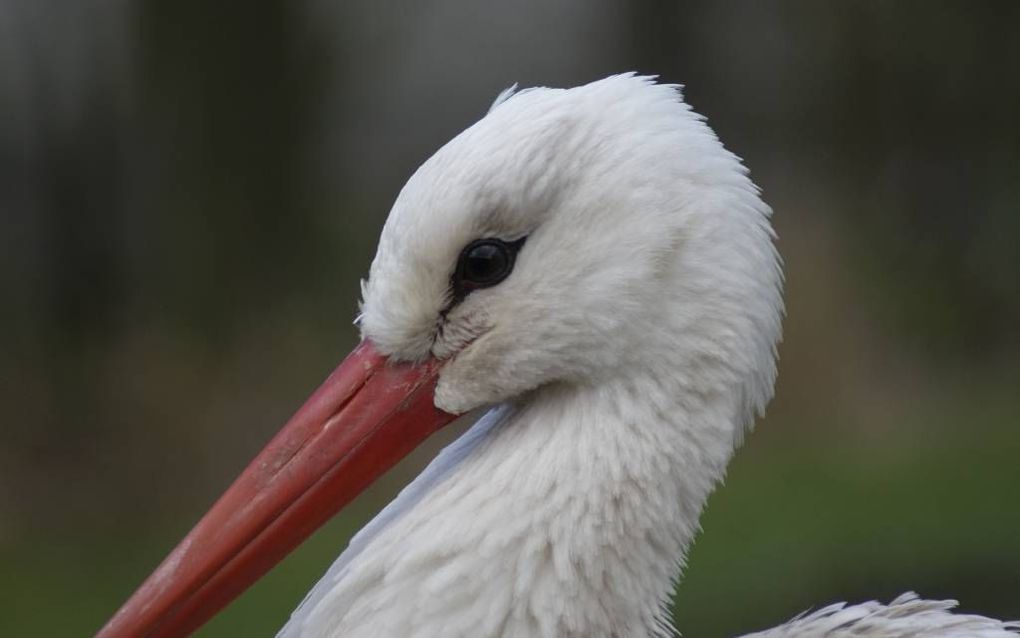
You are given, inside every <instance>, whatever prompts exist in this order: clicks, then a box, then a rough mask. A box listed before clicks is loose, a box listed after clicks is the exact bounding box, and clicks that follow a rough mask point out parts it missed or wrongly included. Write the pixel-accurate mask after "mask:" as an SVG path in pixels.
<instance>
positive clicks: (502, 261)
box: [453, 237, 524, 297]
mask: <svg viewBox="0 0 1020 638" xmlns="http://www.w3.org/2000/svg"><path fill="white" fill-rule="evenodd" d="M523 244H524V238H523V237H522V238H521V239H518V240H517V241H513V242H505V241H503V240H502V239H495V238H489V239H476V240H475V241H473V242H471V243H470V244H468V245H467V246H465V247H464V250H462V251H461V252H460V258H459V259H458V260H457V270H456V271H455V272H454V273H453V288H454V291H455V293H456V294H457V296H458V297H463V296H464V295H466V294H467V293H469V292H471V291H472V290H477V289H478V288H488V287H490V286H495V285H496V284H498V283H499V282H501V281H503V280H504V279H506V278H507V276H509V275H510V272H511V271H513V269H514V261H515V259H516V258H517V251H518V250H520V248H521V246H522V245H523Z"/></svg>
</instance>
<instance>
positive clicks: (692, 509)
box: [284, 377, 734, 637]
mask: <svg viewBox="0 0 1020 638" xmlns="http://www.w3.org/2000/svg"><path fill="white" fill-rule="evenodd" d="M727 418H728V415H727V414H725V413H724V411H720V410H717V409H715V407H714V406H712V405H710V404H708V403H705V401H704V400H702V399H698V398H697V397H695V396H693V395H692V394H691V393H687V392H684V391H683V389H682V388H677V387H672V386H670V385H669V384H666V383H662V382H658V381H655V380H653V379H648V378H640V377H637V378H635V377H629V379H628V380H627V381H614V382H610V383H608V384H603V385H599V386H598V387H590V388H580V387H567V386H556V387H549V388H545V389H542V390H540V391H537V392H535V393H532V394H531V395H529V396H528V397H527V398H526V399H524V400H522V401H521V402H520V404H519V405H517V406H515V407H513V408H511V409H510V410H508V411H506V412H505V413H503V416H502V418H500V419H499V420H498V422H493V421H492V419H489V420H488V421H483V422H482V423H480V424H479V425H476V426H475V428H476V430H477V429H478V428H482V429H483V430H485V431H484V432H481V436H478V435H479V432H477V431H471V432H469V433H468V434H467V435H465V437H467V443H464V442H458V443H456V444H454V445H453V446H451V450H452V452H453V453H452V455H451V452H450V450H448V451H447V452H444V453H443V455H441V456H440V457H439V458H438V459H437V461H436V462H435V463H434V464H433V466H432V467H430V468H429V470H426V472H425V473H424V474H423V477H422V478H420V479H419V480H418V481H416V483H415V484H412V485H411V486H410V487H409V488H408V492H410V493H412V494H413V493H414V492H415V491H416V489H417V490H418V491H421V489H420V487H421V486H420V485H418V484H420V483H421V482H422V481H423V480H425V481H428V482H430V483H433V484H432V485H430V486H429V487H428V490H427V492H426V493H424V494H420V495H413V498H414V499H415V502H413V503H404V504H401V499H404V496H403V495H402V497H401V499H398V501H397V502H396V503H395V507H397V508H398V509H401V510H403V511H398V512H393V511H391V512H389V515H388V516H387V515H386V514H384V517H387V518H389V519H390V520H389V521H388V522H387V523H386V524H385V526H384V527H382V529H377V530H372V531H371V532H370V533H369V536H370V538H362V539H358V540H356V541H355V543H354V544H353V545H352V550H353V551H354V552H355V553H356V555H354V556H346V555H345V556H343V557H341V559H340V561H339V562H338V565H339V566H340V567H339V568H338V567H334V569H333V570H331V574H330V575H329V576H327V578H326V579H324V581H323V583H320V588H322V587H328V591H325V590H322V591H319V592H318V594H316V593H313V595H312V596H311V598H310V600H309V601H306V604H305V605H304V606H303V608H302V609H301V610H299V612H298V613H297V614H296V615H295V622H292V623H291V625H289V626H288V628H287V630H285V632H284V635H288V636H290V635H300V636H312V635H314V636H320V635H321V636H341V635H342V636H383V635H393V636H395V635H400V636H419V635H420V636H437V635H443V636H460V635H465V636H467V635H470V636H550V637H551V636H591V637H599V636H606V637H608V636H614V637H624V636H642V637H644V636H655V635H668V634H669V633H670V630H669V611H668V601H669V596H670V594H671V593H672V590H673V586H674V583H675V580H676V578H677V577H678V576H679V571H680V566H681V563H682V559H683V555H684V552H685V550H686V548H687V546H688V544H689V543H690V542H691V540H692V539H693V537H694V535H695V533H696V531H697V525H698V523H697V521H698V517H699V515H700V512H701V509H702V507H703V506H704V503H705V500H706V499H707V497H708V495H709V493H710V492H711V490H712V488H713V487H714V486H715V484H716V483H717V482H718V481H719V479H720V478H721V477H722V474H723V472H724V470H725V466H726V463H727V461H728V460H729V457H730V455H731V454H732V448H733V440H734V437H733V435H732V429H733V426H732V425H731V424H730V423H728V422H725V421H726V419H727ZM458 446H460V449H458ZM436 465H439V466H440V467H438V468H437V467H436ZM444 465H445V467H444ZM437 472H438V474H437ZM430 474H431V476H430ZM416 485H417V488H416ZM405 500H406V499H405ZM352 550H348V552H351V551H352ZM306 619H313V621H312V622H303V621H304V620H306ZM302 626H303V627H304V628H308V627H316V629H317V630H319V631H322V632H324V633H315V634H309V633H303V632H302V631H301V629H302ZM287 631H293V632H294V633H287Z"/></svg>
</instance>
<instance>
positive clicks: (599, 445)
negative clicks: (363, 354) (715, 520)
mask: <svg viewBox="0 0 1020 638" xmlns="http://www.w3.org/2000/svg"><path fill="white" fill-rule="evenodd" d="M769 216H770V210H769V208H768V206H766V205H765V204H764V203H763V202H762V200H761V199H760V197H759V196H758V189H757V188H756V187H755V186H754V184H753V183H752V182H751V181H750V179H749V178H748V176H747V171H746V170H745V169H744V168H743V166H742V165H741V163H740V161H739V160H738V159H737V158H736V157H735V156H734V155H732V154H731V153H729V152H728V151H726V150H725V149H724V148H723V147H722V145H721V144H720V142H719V141H718V139H717V138H716V136H715V135H714V134H713V132H712V131H711V130H710V129H709V128H708V126H707V125H706V124H705V123H704V121H703V119H702V118H700V117H699V116H697V115H696V114H694V113H693V112H692V111H691V110H690V109H689V107H688V106H687V105H686V104H684V102H683V101H682V99H681V97H680V93H679V90H678V89H677V87H674V86H667V85H659V84H655V83H654V81H653V80H651V79H649V78H642V77H636V76H633V75H622V76H615V77H611V78H607V79H605V80H602V81H599V82H595V83H592V84H589V85H586V86H582V87H578V88H574V89H569V90H556V89H528V90H525V91H521V92H519V93H517V94H512V91H508V92H504V93H503V94H501V95H500V97H499V98H498V99H497V102H496V103H495V104H494V105H493V108H492V109H491V110H490V112H489V113H488V114H487V115H486V116H485V117H484V118H483V119H482V120H480V121H479V122H478V123H476V124H475V125H474V126H472V127H471V128H469V129H468V130H466V131H465V132H464V133H462V134H461V135H459V136H457V137H456V138H455V139H454V140H452V141H451V142H450V143H449V144H447V145H446V146H445V147H443V148H442V149H441V150H440V151H438V152H437V153H436V154H435V155H434V156H433V157H432V158H431V159H429V160H428V161H427V162H426V163H425V164H424V165H423V166H422V167H421V168H420V169H419V170H418V171H417V172H416V173H415V174H414V176H412V177H411V179H410V180H409V182H408V183H407V185H406V186H405V187H404V189H403V191H402V192H401V194H400V196H399V197H398V199H397V201H396V203H395V204H394V206H393V210H392V212H391V214H390V217H389V219H388V221H387V223H386V226H385V228H384V230H383V233H382V238H381V240H380V244H379V251H378V253H377V255H376V258H375V260H374V262H373V264H372V268H371V273H370V278H369V280H368V281H367V282H366V283H365V285H364V300H363V304H362V315H361V319H360V325H361V329H362V332H363V336H364V337H365V338H366V339H369V340H371V341H372V342H374V343H375V344H376V345H377V347H378V348H379V350H380V351H381V352H383V353H384V354H387V355H389V356H390V357H391V358H393V359H398V360H418V359H421V358H423V357H425V356H427V355H432V356H435V357H438V358H440V359H445V360H447V363H445V365H444V367H443V369H442V372H441V376H440V380H439V384H438V388H437V390H436V394H435V403H436V405H437V406H438V407H440V408H442V409H444V410H447V411H449V412H452V413H462V412H466V411H469V410H473V409H476V408H479V407H483V406H495V407H492V408H491V409H490V411H489V413H488V414H487V415H486V416H484V417H483V418H482V419H481V420H480V421H479V422H478V423H477V424H476V425H475V426H473V427H472V428H471V430H469V431H468V433H467V434H465V435H464V436H463V437H462V438H461V439H460V440H458V441H457V442H456V443H454V444H453V445H452V446H450V447H449V448H447V449H446V450H445V451H444V452H443V453H442V454H440V456H439V457H438V458H437V459H436V460H435V461H434V462H433V463H432V464H431V465H430V466H429V468H428V469H426V470H425V472H424V473H423V474H422V475H421V476H420V477H419V478H418V479H417V480H416V481H415V482H414V483H412V484H411V485H410V486H408V487H407V488H406V489H405V490H404V491H403V492H402V493H401V495H400V496H399V497H398V499H397V500H396V501H395V502H394V503H393V504H391V505H390V506H389V507H387V508H386V509H385V510H384V511H383V512H382V513H381V514H380V515H379V517H377V518H376V520H374V521H373V522H372V523H371V524H369V526H368V527H366V528H365V529H364V530H363V531H362V532H361V533H360V534H359V535H358V536H357V537H355V539H354V540H353V541H352V542H351V545H350V547H349V548H348V549H347V551H346V552H344V554H343V555H341V557H340V558H339V559H338V560H337V562H336V563H335V564H334V565H333V567H332V568H331V569H330V570H329V572H328V573H327V574H326V576H325V577H324V578H323V579H322V580H321V581H320V582H319V584H318V585H317V586H316V587H315V589H314V590H313V591H312V593H311V594H309V596H308V598H307V599H306V600H305V601H304V603H302V605H301V606H300V607H299V609H298V610H297V611H296V612H295V613H294V615H293V617H292V618H291V620H290V622H289V623H288V624H287V626H286V627H284V628H283V630H282V631H281V632H280V635H281V636H284V637H287V638H296V637H302V638H320V637H321V638H325V637H336V636H344V637H350V638H359V637H372V638H378V637H380V636H400V637H423V638H424V637H435V636H444V637H457V636H472V637H485V636H506V637H516V636H519V637H553V636H578V637H581V636H584V637H593V638H597V637H620V638H623V637H628V636H641V637H647V636H667V635H672V633H673V631H674V630H673V628H672V627H671V625H670V620H669V612H668V603H669V597H670V595H671V593H672V591H673V589H674V583H675V582H676V580H677V579H678V578H679V576H680V571H681V567H682V565H683V560H684V555H685V552H686V550H687V548H688V547H689V545H690V543H691V542H692V540H693V538H694V536H695V533H696V532H697V529H698V519H699V516H700V513H701V510H702V508H703V507H704V505H705V502H706V499H707V498H708V496H709V494H710V493H711V491H712V490H713V489H714V488H715V486H716V485H717V484H718V483H719V481H720V480H721V479H722V478H723V475H724V473H725V470H726V466H727V464H728V462H729V460H730V457H731V456H732V454H733V452H734V450H735V448H736V447H737V446H738V445H739V443H740V441H741V440H742V437H743V435H744V432H745V431H746V430H747V429H748V428H749V427H750V426H751V425H752V423H753V419H754V417H755V415H756V414H758V413H760V412H761V411H762V410H763V409H764V407H765V405H766V404H767V402H768V400H769V399H770V398H771V395H772V388H773V383H774V380H775V376H776V354H775V347H776V343H777V342H778V340H779V337H780V323H781V316H782V312H783V309H782V296H781V287H782V273H781V266H780V260H779V257H778V255H777V253H776V250H775V247H774V243H773V239H774V237H773V233H772V230H771V226H770V223H769ZM483 237H500V238H503V239H506V240H514V239H518V238H521V237H527V240H526V243H525V244H524V247H523V249H522V250H521V252H520V254H519V256H518V259H517V264H516V266H515V268H514V270H513V272H512V274H511V275H510V276H509V277H508V278H507V279H506V280H505V281H503V282H502V283H500V284H499V285H497V286H493V287H491V288H487V289H483V290H477V291H475V292H472V293H471V294H469V295H467V296H466V297H465V298H464V299H463V300H462V301H460V302H459V303H457V304H453V305H451V293H450V278H451V269H452V267H453V264H455V263H456V260H457V257H458V254H459V253H460V251H461V250H462V248H463V247H464V246H465V245H466V244H468V243H469V242H471V241H472V240H475V239H478V238H483ZM949 606H950V605H949V604H948V603H938V602H928V601H920V600H917V599H916V598H915V597H911V596H904V597H901V598H900V599H897V600H896V601H894V602H893V603H892V605H890V606H888V607H883V606H879V605H877V604H875V603H866V604H864V605H858V606H854V607H845V608H844V607H842V606H832V607H827V608H825V609H823V610H821V611H818V612H815V613H813V614H810V615H807V616H804V617H801V618H799V619H796V620H794V621H792V622H790V623H788V624H787V625H784V626H782V627H779V628H777V629H774V630H771V631H769V632H765V633H761V634H754V635H755V636H757V637H758V638H779V637H780V636H782V637H788V638H793V637H806V636H832V637H833V638H835V637H837V636H874V637H878V636H882V637H886V636H889V637H892V636H900V637H904V638H905V637H907V636H920V635H924V636H939V637H949V636H974V637H993V636H995V637H998V636H1004V635H1006V634H1007V633H1009V628H1010V627H1011V626H1008V625H1004V624H1002V623H999V622H998V621H993V620H988V619H983V618H978V617H972V616H953V615H952V614H949V613H948V611H947V610H948V608H949ZM936 628H938V629H936ZM1009 635H1012V634H1009Z"/></svg>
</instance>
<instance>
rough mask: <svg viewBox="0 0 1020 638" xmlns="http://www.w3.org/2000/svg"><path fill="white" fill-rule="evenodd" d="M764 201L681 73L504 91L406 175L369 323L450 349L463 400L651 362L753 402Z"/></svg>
mask: <svg viewBox="0 0 1020 638" xmlns="http://www.w3.org/2000/svg"><path fill="white" fill-rule="evenodd" d="M768 216H769V209H768V207H767V206H765V205H764V204H763V203H762V201H761V200H760V198H759V197H758V194H757V189H756V188H755V187H754V185H753V184H752V183H751V182H750V180H749V179H748V178H747V176H746V171H745V170H744V168H743V167H742V165H741V164H740V161H739V160H738V159H737V158H736V157H735V156H734V155H732V154H731V153H729V152H728V151H726V150H725V149H724V148H723V147H722V145H721V144H720V143H719V141H718V139H717V138H716V136H715V134H714V133H713V132H712V131H711V129H709V128H708V126H706V125H705V123H704V121H703V119H702V118H700V117H699V116H697V115H696V114H694V113H693V112H692V111H691V110H690V109H689V107H688V106H687V105H686V104H684V103H683V101H682V100H681V97H680V94H679V91H678V89H677V87H675V86H668V85H660V84H655V83H654V82H653V81H652V80H651V79H650V78H643V77H635V76H633V75H623V76H616V77H611V78H608V79H605V80H602V81H599V82H595V83H592V84H589V85H586V86H582V87H578V88H574V89H567V90H559V89H531V90H525V91H522V92H520V93H518V94H516V95H512V94H510V93H509V92H507V93H504V94H503V95H501V96H500V99H498V100H497V102H496V104H495V105H493V107H492V109H491V110H490V111H489V113H488V114H487V115H486V116H485V117H484V118H483V119H482V120H481V121H479V122H478V123H476V124H475V125H474V126H472V127H470V128H469V129H467V130H466V131H464V132H463V133H462V134H460V135H459V136H457V137H456V138H455V139H453V140H452V141H451V142H449V143H448V144H447V145H446V146H444V147H443V148H442V149H440V150H439V152H437V153H436V154H435V155H434V156H433V157H432V158H430V159H429V160H428V161H427V162H425V164H424V165H422V166H421V168H419V169H418V171H417V172H416V173H415V174H414V175H413V176H412V177H411V179H410V180H409V181H408V183H407V185H406V186H405V187H404V189H403V190H402V191H401V193H400V195H399V197H398V198H397V200H396V203H395V204H394V206H393V210H392V212H391V213H390V216H389V219H388V220H387V222H386V226H385V228H384V229H383V232H382V238H381V240H380V242H379V249H378V253H377V255H376V257H375V261H374V262H373V264H372V268H371V273H370V276H369V278H368V280H367V282H366V283H365V285H364V300H363V304H362V315H361V321H360V324H361V329H362V334H363V336H364V338H366V339H368V340H370V341H372V342H373V343H375V344H376V347H377V348H378V349H379V350H380V352H382V353H384V354H385V355H387V356H389V357H391V358H393V359H397V360H403V361H421V360H425V359H427V358H435V359H438V360H440V361H443V362H444V364H443V367H442V370H441V372H440V378H439V386H438V389H437V391H436V396H435V401H436V405H437V406H438V407H440V408H441V409H443V410H446V411H449V412H454V413H461V412H465V411H467V410H470V409H472V408H475V407H478V406H481V405H486V404H493V403H497V402H501V401H505V400H509V399H513V398H516V397H520V396H522V395H524V394H525V393H527V392H528V391H529V390H532V389H534V388H538V387H541V386H543V385H546V384H549V383H556V382H563V383H585V384H597V383H598V382H599V381H600V380H601V379H604V378H607V377H617V376H620V375H623V374H627V375H631V374H633V373H634V372H635V370H636V369H642V370H649V369H651V370H655V369H656V368H658V370H657V372H658V373H660V374H663V375H668V374H674V373H676V371H677V370H678V369H683V370H698V371H700V372H702V373H704V374H706V375H707V376H705V377H702V378H701V379H700V382H701V383H705V384H711V385H713V386H718V385H719V384H726V383H728V384H729V385H730V387H729V388H715V387H713V388H711V389H729V390H732V391H734V393H735V394H736V393H738V392H739V393H740V394H741V395H742V396H743V397H744V398H745V399H746V400H747V401H749V402H750V403H753V406H750V405H749V406H748V407H755V408H760V407H761V406H762V405H763V404H764V402H765V401H767V399H768V397H769V396H770V394H771V388H772V383H773V379H774V375H775V366H774V346H775V343H776V341H777V338H778V335H779V322H780V314H781V307H782V302H781V298H780V280H781V275H780V271H779V261H778V257H777V255H776V252H775V250H774V248H773V241H772V240H773V236H772V232H771V229H770V226H769V222H768ZM706 389H709V388H706Z"/></svg>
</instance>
